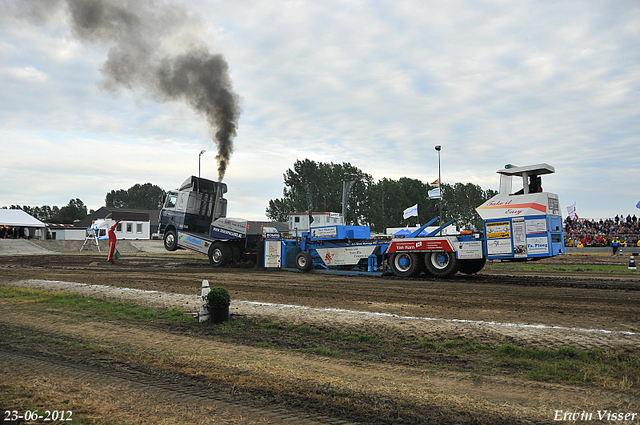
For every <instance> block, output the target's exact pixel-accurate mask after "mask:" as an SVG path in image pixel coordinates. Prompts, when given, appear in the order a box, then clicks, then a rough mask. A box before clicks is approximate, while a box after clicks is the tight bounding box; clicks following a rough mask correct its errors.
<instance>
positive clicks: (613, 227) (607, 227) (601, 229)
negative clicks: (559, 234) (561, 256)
mask: <svg viewBox="0 0 640 425" xmlns="http://www.w3.org/2000/svg"><path fill="white" fill-rule="evenodd" d="M565 231H566V237H565V243H566V245H567V246H582V247H589V246H597V247H604V246H609V247H610V246H616V244H619V245H618V246H620V247H624V246H634V247H640V222H639V221H638V218H637V217H636V216H635V214H634V215H633V217H632V216H631V215H630V214H628V215H627V216H626V217H625V216H624V215H619V216H618V215H616V216H615V218H608V219H606V220H602V219H600V220H587V219H582V218H576V219H573V220H572V219H571V218H570V217H567V218H566V219H565ZM612 244H613V245H612Z"/></svg>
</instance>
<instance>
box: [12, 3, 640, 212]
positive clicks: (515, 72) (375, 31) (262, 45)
mask: <svg viewBox="0 0 640 425" xmlns="http://www.w3.org/2000/svg"><path fill="white" fill-rule="evenodd" d="M83 1H84V0H51V1H50V3H48V6H47V7H43V6H42V3H41V2H36V0H19V1H18V0H0V11H2V13H0V147H1V151H2V155H1V157H2V163H3V164H2V166H1V167H0V207H2V206H10V205H15V204H19V205H29V206H42V205H50V206H53V205H58V206H64V205H66V204H67V203H68V202H69V200H70V199H75V198H80V199H81V200H82V201H83V202H84V203H85V204H86V205H87V207H88V208H90V209H94V210H95V209H98V208H100V207H102V206H104V202H105V196H106V194H107V193H108V192H109V191H111V190H118V189H128V188H129V187H131V186H133V185H134V184H136V183H140V184H144V183H147V182H149V183H152V184H155V185H158V186H160V187H161V188H163V189H165V190H169V189H175V188H176V187H177V186H178V185H179V184H180V183H182V182H183V181H184V180H185V179H187V178H188V177H189V176H190V175H198V172H199V167H200V172H201V175H202V177H206V178H210V179H212V180H217V179H218V175H219V171H218V167H219V163H218V162H217V161H216V153H217V151H218V145H217V144H216V141H215V140H216V139H215V133H216V131H217V130H218V128H216V127H215V125H212V124H211V122H212V121H211V120H210V119H208V115H207V113H208V112H203V110H202V108H200V109H198V108H197V107H196V106H194V102H193V101H191V100H190V99H189V98H186V97H184V96H181V95H172V96H169V95H168V94H167V93H166V92H164V93H159V92H158V91H157V90H156V88H155V87H153V84H152V83H150V82H149V81H150V80H152V79H153V78H155V77H151V76H150V75H151V74H153V73H154V68H153V66H155V64H152V63H151V62H150V61H149V62H148V57H151V58H157V57H163V58H165V57H172V58H176V57H183V56H182V55H184V54H185V53H186V52H190V51H194V50H195V51H200V52H202V51H206V52H207V53H208V54H209V55H210V57H222V58H223V59H224V61H226V64H227V65H228V70H226V71H225V72H226V73H225V74H224V77H225V78H228V80H229V81H228V82H229V83H230V84H231V85H232V92H231V95H229V96H228V98H229V99H233V100H235V101H236V102H237V103H236V107H237V109H236V112H237V114H236V117H235V122H234V123H233V125H234V126H235V127H233V128H232V129H231V130H232V131H231V133H232V134H231V142H232V144H233V145H232V153H231V154H230V156H229V159H228V163H227V164H226V172H225V173H224V177H223V181H224V182H225V183H226V184H227V185H228V192H227V196H226V197H227V199H228V215H229V216H232V217H242V218H246V219H250V220H264V219H266V216H265V209H266V207H267V206H268V202H269V200H270V199H275V198H281V197H282V191H283V189H284V183H283V174H284V173H285V172H286V170H287V169H289V168H292V167H293V164H294V163H295V161H296V160H304V159H310V160H313V161H317V162H327V163H329V162H331V163H336V164H342V163H350V164H351V165H353V166H355V167H358V168H359V169H360V170H362V171H363V172H365V173H368V174H370V175H372V176H373V178H374V180H376V181H377V180H380V179H382V178H388V179H399V178H401V177H409V178H414V179H419V180H422V181H423V182H425V183H430V182H432V181H434V180H435V179H436V178H437V177H438V153H437V152H436V150H435V149H434V147H435V146H436V145H441V146H442V150H441V152H440V172H441V176H442V181H443V182H444V183H449V184H454V183H456V182H462V183H468V182H471V183H474V184H477V185H479V186H481V187H482V188H483V189H494V190H497V189H498V187H499V178H498V174H496V171H497V170H498V169H501V168H503V167H504V165H505V164H514V165H531V164H538V163H547V164H550V165H552V166H554V167H555V170H556V173H555V174H552V175H549V176H544V177H543V187H544V190H545V191H548V192H552V193H557V194H558V195H559V198H560V204H561V208H562V211H563V214H564V215H565V216H566V211H567V210H566V207H567V206H569V205H572V204H574V203H575V204H576V210H577V213H578V215H579V216H580V217H584V218H607V217H614V216H615V215H618V214H623V215H625V216H626V215H627V214H631V215H633V214H636V215H638V216H640V210H638V209H637V208H636V204H637V203H638V202H639V201H640V186H639V184H638V182H639V178H640V2H638V1H636V0H630V1H626V0H620V1H615V2H606V1H604V2H603V1H599V0H598V1H590V0H586V1H585V0H576V1H570V0H569V1H567V0H557V1H526V0H519V1H506V0H504V1H503V0H495V1H480V2H478V1H456V0H454V1H446V2H442V1H425V0H416V1H412V0H407V1H391V0H389V1H349V0H345V1H332V0H326V1H321V2H318V1H304V0H292V1H281V0H273V1H268V2H265V1H249V0H238V1H232V2H230V1H213V0H212V1H209V0H201V1H195V0H185V1H182V2H178V1H176V2H170V1H162V2H160V1H152V0H135V1H134V0H130V1H124V0H122V1H115V0H114V1H107V3H109V4H110V5H111V6H114V7H116V8H122V9H123V10H126V11H128V10H131V11H132V13H134V12H135V13H139V15H137V16H141V19H140V27H139V28H138V27H135V26H134V27H132V28H134V30H135V31H133V30H132V31H131V32H125V33H115V32H109V31H107V30H105V31H103V32H99V33H91V34H87V33H83V32H82V30H80V29H79V27H78V25H77V22H76V21H74V19H73V15H72V13H71V7H72V6H73V5H75V6H77V5H78V4H81V3H83ZM29 5H36V8H34V9H29ZM141 5H143V6H141ZM145 7H148V9H145ZM3 9H4V10H3ZM149 10H153V13H148V14H147V15H144V14H140V13H141V12H145V11H146V12H148V11H149ZM119 28H121V27H119ZM126 28H127V30H128V29H130V27H128V26H127V27H126ZM123 34H124V35H123ZM132 34H133V35H132ZM156 41H157V45H156V44H154V45H153V49H152V51H151V53H148V50H149V49H148V47H149V46H150V45H151V44H153V43H155V42H156ZM130 45H131V46H135V47H136V48H138V50H134V52H135V53H134V54H133V55H130V56H128V57H129V58H130V59H132V60H131V67H133V68H135V74H133V77H132V78H130V79H128V80H119V79H118V76H119V75H121V74H118V72H123V71H122V69H121V68H118V69H117V70H116V71H117V72H115V71H114V69H113V68H114V67H113V66H111V65H112V63H113V62H112V61H113V59H114V57H117V56H118V53H121V52H122V51H123V47H122V46H130ZM140 47H142V48H140ZM218 55H221V56H218ZM208 57H209V56H208ZM109 72H111V73H109ZM154 81H155V80H154ZM195 95H198V93H195ZM207 111H209V110H208V109H207ZM232 115H233V114H232ZM225 122H226V121H225ZM233 131H235V136H233ZM202 150H206V152H205V153H204V154H202V155H201V156H200V155H199V153H200V152H201V151H202ZM445 196H446V195H445ZM409 206H410V205H407V206H406V207H409ZM403 207H404V206H403Z"/></svg>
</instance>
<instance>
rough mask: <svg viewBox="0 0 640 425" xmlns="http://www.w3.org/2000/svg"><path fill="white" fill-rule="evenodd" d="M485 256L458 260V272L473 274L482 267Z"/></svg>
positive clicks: (485, 260)
mask: <svg viewBox="0 0 640 425" xmlns="http://www.w3.org/2000/svg"><path fill="white" fill-rule="evenodd" d="M486 262H487V259H486V258H477V259H473V260H460V273H464V274H474V273H478V272H479V271H480V270H482V269H483V268H484V265H485V263H486Z"/></svg>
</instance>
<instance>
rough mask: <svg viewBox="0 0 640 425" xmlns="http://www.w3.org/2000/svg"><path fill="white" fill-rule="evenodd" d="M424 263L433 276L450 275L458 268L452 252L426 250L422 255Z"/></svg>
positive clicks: (458, 263)
mask: <svg viewBox="0 0 640 425" xmlns="http://www.w3.org/2000/svg"><path fill="white" fill-rule="evenodd" d="M424 265H425V267H426V269H427V271H428V272H429V273H431V274H432V275H433V276H435V277H451V276H453V275H454V274H456V272H457V271H458V270H459V269H460V261H458V260H457V259H456V254H455V253H454V252H444V251H441V252H428V253H426V254H425V255H424Z"/></svg>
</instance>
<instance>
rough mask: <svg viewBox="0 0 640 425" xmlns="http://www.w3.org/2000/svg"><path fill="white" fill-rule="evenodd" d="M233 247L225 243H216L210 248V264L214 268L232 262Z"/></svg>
mask: <svg viewBox="0 0 640 425" xmlns="http://www.w3.org/2000/svg"><path fill="white" fill-rule="evenodd" d="M231 256H232V252H231V247H230V246H229V244H227V243H224V242H215V243H214V244H213V245H211V248H209V264H211V265H212V266H213V267H221V266H224V265H226V264H227V263H228V262H229V261H231Z"/></svg>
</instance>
